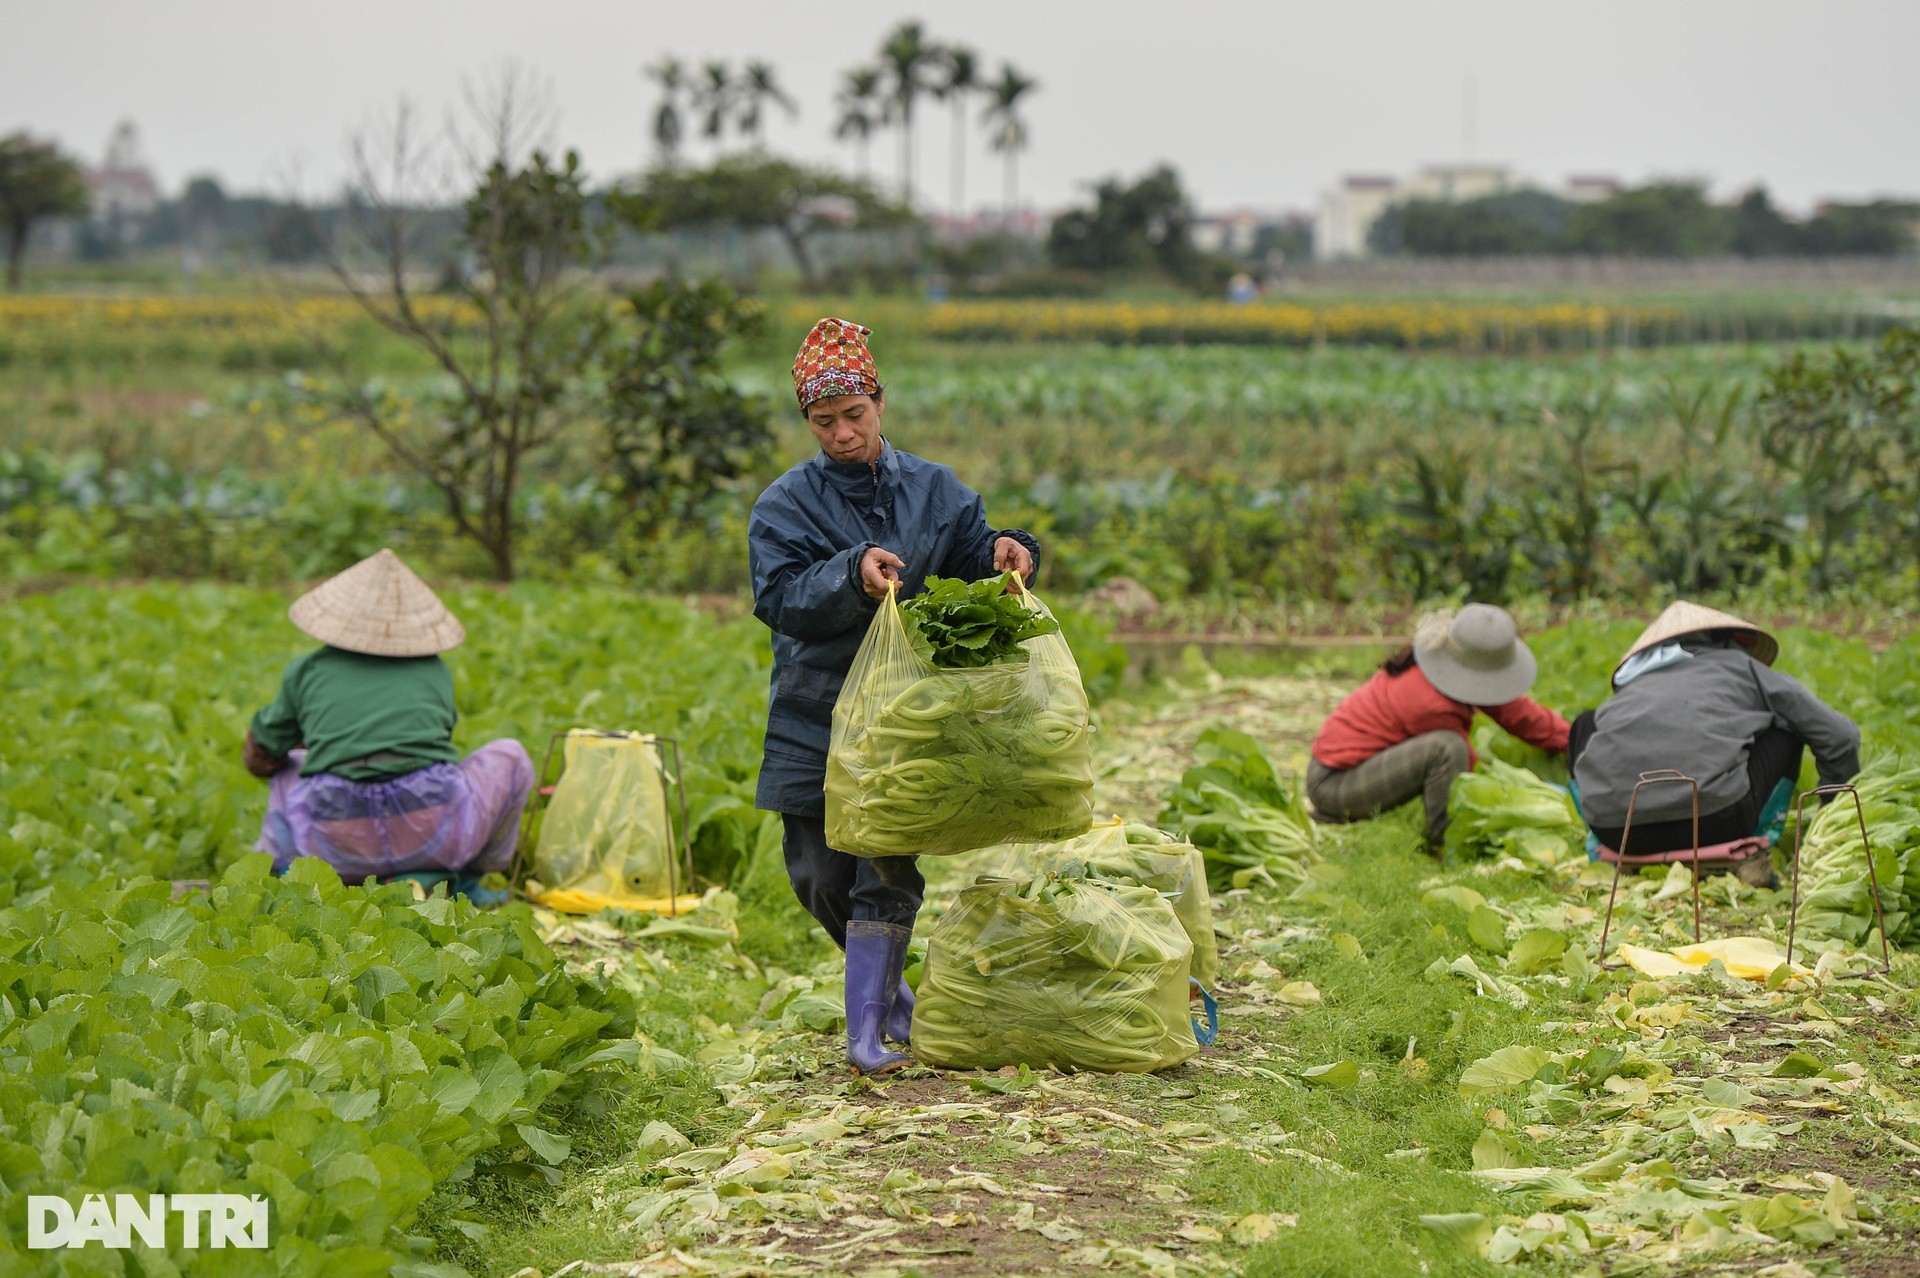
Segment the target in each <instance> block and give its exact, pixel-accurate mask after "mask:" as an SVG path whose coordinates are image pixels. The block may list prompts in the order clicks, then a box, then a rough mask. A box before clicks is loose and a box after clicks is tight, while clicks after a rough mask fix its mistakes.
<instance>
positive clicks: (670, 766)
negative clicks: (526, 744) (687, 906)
mask: <svg viewBox="0 0 1920 1278" xmlns="http://www.w3.org/2000/svg"><path fill="white" fill-rule="evenodd" d="M570 736H584V737H601V738H606V739H611V740H622V741H626V740H640V741H647V742H650V743H652V744H653V745H654V746H656V747H661V748H662V749H661V772H660V788H661V793H662V795H663V796H664V797H665V799H666V800H667V822H668V824H669V825H671V826H672V827H673V836H674V841H675V842H676V843H677V844H678V845H679V856H678V858H674V857H668V858H667V916H668V917H669V918H672V917H674V916H676V915H678V914H679V912H680V911H679V899H680V891H681V885H682V881H681V880H680V879H679V878H678V875H679V874H681V873H682V872H684V873H685V875H686V878H685V880H684V882H685V884H686V886H688V887H691V886H692V884H693V833H692V830H691V829H690V828H689V822H688V819H687V786H686V773H685V771H684V769H683V767H682V764H681V759H680V741H679V738H677V737H662V736H657V735H655V734H654V733H651V732H610V731H608V730H606V729H604V728H572V729H568V730H567V731H564V732H556V733H554V734H553V735H552V736H551V737H549V738H547V753H546V755H545V756H544V757H543V758H542V759H541V760H540V772H539V776H538V777H537V779H536V780H535V783H534V790H533V795H532V796H531V797H530V798H529V799H528V801H527V810H526V812H525V814H524V815H523V816H522V817H521V820H520V841H519V844H518V846H517V847H515V848H514V852H513V865H512V866H511V867H510V868H509V869H508V871H507V880H508V882H510V883H512V884H513V885H514V886H515V887H518V886H519V885H520V884H521V882H522V873H521V872H522V870H523V868H524V862H525V860H526V856H527V844H528V842H529V841H530V838H531V835H532V832H533V825H534V820H535V818H536V817H537V816H538V815H539V814H540V813H541V812H542V811H543V810H544V809H545V807H546V805H547V803H548V802H549V801H551V800H552V798H553V787H554V786H555V785H557V784H559V780H560V777H559V776H556V777H554V778H553V779H552V780H551V781H550V780H548V779H547V774H548V773H549V772H550V771H551V770H552V768H553V756H554V753H555V752H556V751H557V750H559V748H560V743H561V742H562V741H565V740H566V739H567V738H568V737H570ZM669 755H670V756H671V763H669V761H668V756H669ZM564 763H565V756H564V755H563V756H562V764H563V766H564ZM561 775H565V774H564V772H563V773H562V774H561ZM676 807H677V808H678V809H679V820H677V821H676V820H674V815H673V814H674V809H675V808H676Z"/></svg>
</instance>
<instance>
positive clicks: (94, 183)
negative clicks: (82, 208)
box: [82, 120, 160, 245]
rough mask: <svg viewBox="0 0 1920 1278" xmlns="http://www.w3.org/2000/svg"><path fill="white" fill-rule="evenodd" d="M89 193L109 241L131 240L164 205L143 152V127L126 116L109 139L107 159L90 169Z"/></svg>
mask: <svg viewBox="0 0 1920 1278" xmlns="http://www.w3.org/2000/svg"><path fill="white" fill-rule="evenodd" d="M82 176H83V177H84V178H85V179H86V183H87V193H88V196H89V198H90V199H91V201H92V205H93V209H92V214H93V222H94V224H95V225H96V226H98V227H99V228H100V229H101V232H102V234H103V237H104V239H105V240H106V241H107V242H110V243H111V242H118V243H120V244H123V245H125V244H131V243H133V242H134V241H135V240H137V239H139V237H140V224H141V222H142V220H143V219H145V218H146V217H147V216H148V215H149V214H151V213H152V212H153V211H154V210H155V209H157V208H159V207H160V184H159V182H157V181H155V180H154V176H153V170H152V169H149V168H148V167H147V162H146V160H145V158H144V157H143V156H142V155H141V154H140V131H139V130H138V129H137V128H135V127H134V124H133V121H131V120H122V121H120V123H119V124H116V125H115V126H114V128H113V135H112V136H111V137H109V138H108V139H107V157H106V161H105V162H104V163H103V164H101V166H100V167H99V168H97V169H88V170H86V171H85V173H83V174H82Z"/></svg>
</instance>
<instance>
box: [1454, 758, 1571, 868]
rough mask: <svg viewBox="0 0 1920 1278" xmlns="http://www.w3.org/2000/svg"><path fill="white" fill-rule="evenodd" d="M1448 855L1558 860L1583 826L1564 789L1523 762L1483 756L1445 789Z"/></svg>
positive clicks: (1542, 861)
mask: <svg viewBox="0 0 1920 1278" xmlns="http://www.w3.org/2000/svg"><path fill="white" fill-rule="evenodd" d="M1447 811H1448V814H1449V815H1450V817H1451V823H1450V824H1449V825H1448V826H1447V839H1446V852H1447V855H1448V856H1449V857H1457V858H1463V857H1500V856H1512V857H1518V858H1520V859H1521V860H1523V861H1532V862H1536V863H1539V864H1542V865H1558V864H1561V863H1563V862H1565V861H1567V860H1569V859H1570V858H1572V857H1573V856H1575V855H1576V854H1578V853H1579V851H1580V850H1581V848H1583V847H1584V846H1585V844H1586V838H1587V827H1586V825H1585V823H1584V822H1582V821H1581V820H1580V814H1579V813H1578V812H1576V811H1575V810H1574V806H1573V800H1572V799H1571V798H1569V797H1568V796H1567V793H1566V791H1564V790H1561V789H1559V788H1558V787H1556V786H1552V785H1549V784H1547V783H1546V782H1545V781H1542V780H1541V779H1540V778H1539V777H1537V776H1535V775H1534V774H1533V773H1531V772H1528V771H1527V770H1526V769H1524V768H1516V767H1514V766H1513V765H1512V764H1509V763H1502V762H1500V760H1498V759H1495V758H1491V757H1487V756H1482V757H1481V759H1480V766H1479V768H1478V769H1477V770H1475V771H1473V772H1463V773H1461V774H1460V775H1459V776H1457V777H1455V778H1454V779H1453V787H1452V789H1451V790H1450V791H1449V792H1448V794H1447Z"/></svg>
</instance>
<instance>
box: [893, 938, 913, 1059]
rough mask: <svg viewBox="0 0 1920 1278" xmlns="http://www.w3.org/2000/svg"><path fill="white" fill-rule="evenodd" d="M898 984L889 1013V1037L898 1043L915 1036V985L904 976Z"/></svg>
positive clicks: (907, 1040)
mask: <svg viewBox="0 0 1920 1278" xmlns="http://www.w3.org/2000/svg"><path fill="white" fill-rule="evenodd" d="M902 957H903V958H904V957H905V955H904V954H903V955H902ZM897 986H898V988H896V989H895V990H894V992H893V1010H892V1011H891V1012H888V1013H887V1037H888V1038H890V1039H892V1040H893V1041H894V1042H896V1043H905V1042H909V1041H910V1040H911V1039H912V1037H913V987H912V986H911V985H908V984H907V978H906V977H904V976H903V977H901V978H900V980H899V981H898V982H897Z"/></svg>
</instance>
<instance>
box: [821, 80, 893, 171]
mask: <svg viewBox="0 0 1920 1278" xmlns="http://www.w3.org/2000/svg"><path fill="white" fill-rule="evenodd" d="M879 95H880V72H879V71H878V70H876V69H875V68H873V67H855V68H854V69H853V70H851V71H849V72H847V78H846V79H845V80H844V81H843V82H842V83H841V85H840V95H839V97H838V99H837V105H838V106H839V109H840V118H839V119H838V120H837V121H835V122H834V126H833V136H834V137H835V138H836V139H838V140H839V141H842V142H847V141H851V142H852V143H853V144H854V148H855V153H856V154H857V155H858V156H859V165H860V176H861V177H862V178H864V177H866V176H867V143H868V142H869V140H871V139H872V137H873V131H874V130H875V129H876V128H878V127H879V126H880V125H881V124H882V123H883V120H882V117H881V108H880V103H879V101H878V99H879Z"/></svg>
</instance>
